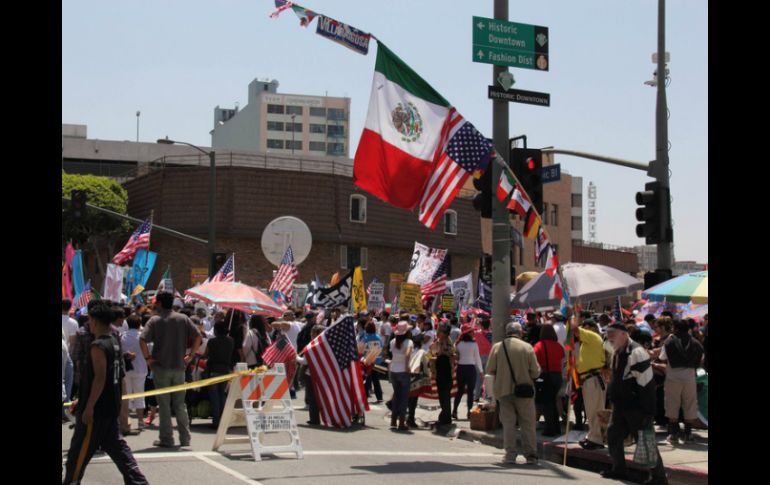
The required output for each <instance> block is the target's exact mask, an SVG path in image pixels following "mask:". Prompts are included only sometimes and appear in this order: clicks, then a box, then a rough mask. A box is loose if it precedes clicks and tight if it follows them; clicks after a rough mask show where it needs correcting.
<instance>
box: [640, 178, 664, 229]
mask: <svg viewBox="0 0 770 485" xmlns="http://www.w3.org/2000/svg"><path fill="white" fill-rule="evenodd" d="M662 195H663V192H662V189H661V186H660V182H648V183H646V184H644V192H637V193H636V203H637V204H639V205H641V206H643V207H639V208H638V209H636V220H637V221H640V222H643V223H644V224H637V225H636V235H637V236H638V237H643V238H645V243H646V244H659V243H660V242H662V237H661V236H662V234H661V222H662V221H661V202H662Z"/></svg>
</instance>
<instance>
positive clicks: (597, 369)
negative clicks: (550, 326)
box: [572, 319, 606, 450]
mask: <svg viewBox="0 0 770 485" xmlns="http://www.w3.org/2000/svg"><path fill="white" fill-rule="evenodd" d="M572 329H573V331H575V332H578V335H579V336H580V354H579V356H578V361H577V373H578V377H579V378H580V388H581V389H582V391H583V404H584V406H585V410H586V419H587V421H588V436H586V438H585V439H584V440H583V441H581V442H580V446H582V447H583V448H584V449H586V450H596V449H600V448H604V440H603V438H602V433H601V424H600V422H599V411H601V410H602V409H604V404H605V392H606V384H605V382H604V378H603V377H602V373H601V371H602V369H603V368H604V366H605V364H606V361H605V359H606V356H605V353H604V342H603V341H602V337H601V335H600V333H599V326H598V325H597V324H596V322H595V321H594V320H593V319H586V320H583V322H582V324H581V326H578V323H577V321H573V322H572Z"/></svg>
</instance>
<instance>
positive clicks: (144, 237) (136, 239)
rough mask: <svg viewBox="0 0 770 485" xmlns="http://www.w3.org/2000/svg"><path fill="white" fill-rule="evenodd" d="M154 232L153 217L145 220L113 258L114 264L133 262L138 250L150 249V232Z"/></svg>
mask: <svg viewBox="0 0 770 485" xmlns="http://www.w3.org/2000/svg"><path fill="white" fill-rule="evenodd" d="M151 230H152V217H148V218H147V219H145V220H144V222H143V223H142V225H141V226H139V227H137V228H136V230H135V231H134V232H133V234H131V237H129V238H128V242H127V243H126V245H125V246H124V247H123V249H121V250H120V252H119V253H118V254H116V255H115V257H114V258H112V264H117V265H118V266H120V265H122V264H123V263H125V262H126V261H129V260H131V259H132V258H133V257H134V255H135V254H136V251H137V250H138V249H150V231H151Z"/></svg>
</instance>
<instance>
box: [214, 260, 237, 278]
mask: <svg viewBox="0 0 770 485" xmlns="http://www.w3.org/2000/svg"><path fill="white" fill-rule="evenodd" d="M215 281H230V282H232V281H235V253H233V254H232V255H231V256H230V257H229V258H227V261H225V264H223V265H222V267H221V268H219V271H217V274H215V275H214V276H213V277H212V278H211V282H212V283H213V282H215Z"/></svg>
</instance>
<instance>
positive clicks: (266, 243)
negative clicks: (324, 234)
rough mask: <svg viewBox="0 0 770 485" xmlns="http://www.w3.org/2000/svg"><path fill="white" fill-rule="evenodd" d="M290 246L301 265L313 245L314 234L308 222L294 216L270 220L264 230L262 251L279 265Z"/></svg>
mask: <svg viewBox="0 0 770 485" xmlns="http://www.w3.org/2000/svg"><path fill="white" fill-rule="evenodd" d="M289 246H291V250H292V252H293V253H294V264H296V265H299V264H300V263H302V262H303V261H304V260H305V259H306V258H307V256H308V254H310V248H312V247H313V236H312V235H311V234H310V228H309V227H307V224H305V223H304V222H303V221H302V220H301V219H298V218H296V217H292V216H282V217H279V218H277V219H273V220H272V221H270V224H268V225H267V227H265V230H264V231H263V232H262V253H264V255H265V257H266V258H267V260H268V261H270V262H271V263H273V264H274V265H276V266H279V265H280V264H281V259H283V255H284V254H285V253H286V248H288V247H289Z"/></svg>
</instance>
